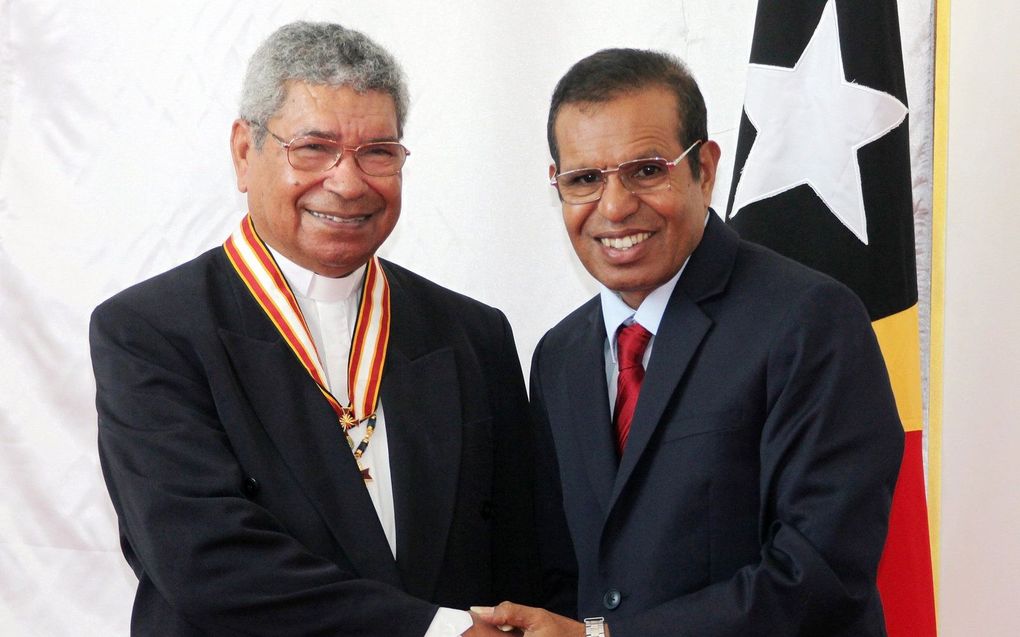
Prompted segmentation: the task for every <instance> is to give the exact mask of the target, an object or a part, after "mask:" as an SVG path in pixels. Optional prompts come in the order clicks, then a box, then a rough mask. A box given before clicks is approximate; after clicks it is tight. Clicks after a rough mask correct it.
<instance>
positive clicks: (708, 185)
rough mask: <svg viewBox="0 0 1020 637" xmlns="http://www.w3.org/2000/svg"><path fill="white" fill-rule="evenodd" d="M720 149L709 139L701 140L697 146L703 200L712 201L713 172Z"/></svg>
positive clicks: (716, 165) (716, 167) (717, 165)
mask: <svg viewBox="0 0 1020 637" xmlns="http://www.w3.org/2000/svg"><path fill="white" fill-rule="evenodd" d="M720 155H722V150H721V149H720V148H719V144H717V143H715V142H714V141H712V140H711V139H709V140H706V141H704V142H702V143H701V144H700V145H699V148H698V161H699V162H700V163H701V184H700V185H701V196H702V197H703V198H704V200H705V201H712V189H713V188H714V187H715V173H716V170H717V169H718V168H719V156H720Z"/></svg>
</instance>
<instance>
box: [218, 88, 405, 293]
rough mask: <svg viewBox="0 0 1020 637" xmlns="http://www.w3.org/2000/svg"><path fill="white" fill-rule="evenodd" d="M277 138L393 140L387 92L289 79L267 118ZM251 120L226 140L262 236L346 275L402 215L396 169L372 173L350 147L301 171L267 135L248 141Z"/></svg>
mask: <svg viewBox="0 0 1020 637" xmlns="http://www.w3.org/2000/svg"><path fill="white" fill-rule="evenodd" d="M265 126H266V128H267V129H269V130H270V131H272V132H273V133H275V134H276V135H278V136H279V137H280V138H281V139H283V140H287V141H289V140H291V139H293V138H295V137H298V136H301V135H310V134H312V135H316V136H319V137H329V138H332V139H335V140H337V141H338V142H340V143H342V144H343V145H344V146H347V147H353V146H358V145H360V144H364V143H367V142H372V141H397V114H396V108H395V107H394V104H393V98H391V97H390V96H389V95H388V94H386V93H382V92H377V91H368V92H365V93H358V92H357V91H355V90H354V89H353V88H351V87H348V86H339V87H338V86H326V85H319V84H307V83H304V82H289V83H288V85H287V97H286V99H285V100H284V103H283V106H281V107H280V110H279V111H278V112H277V113H276V114H275V115H274V116H273V117H272V118H271V119H270V120H269V121H268V122H265ZM253 132H254V131H253V130H252V125H251V124H249V123H248V122H245V121H243V120H238V121H236V122H234V127H233V129H232V130H231V137H230V146H231V153H232V155H233V159H234V169H235V172H236V173H237V187H238V189H239V190H240V191H241V192H244V193H247V195H248V210H249V213H250V214H251V217H252V220H253V221H254V223H255V229H256V230H257V231H258V233H259V236H260V237H262V239H263V241H265V242H266V243H267V244H269V245H270V246H272V247H273V248H274V249H276V250H278V251H279V252H280V253H281V254H283V255H284V256H285V257H287V258H288V259H290V260H291V261H293V262H294V263H297V264H298V265H300V266H301V267H303V268H306V269H308V270H311V271H313V272H315V273H317V274H321V275H323V276H329V277H340V276H346V275H348V274H350V273H351V272H353V271H354V270H356V269H357V268H359V267H360V266H362V265H363V264H365V263H366V262H367V261H368V260H369V258H371V256H372V255H373V254H375V251H376V249H377V248H378V247H379V246H380V245H381V244H382V242H383V241H385V240H386V237H388V236H389V234H390V232H391V231H392V230H393V227H394V226H395V225H396V223H397V218H398V217H399V216H400V188H401V176H400V175H399V174H397V175H393V176H390V177H370V176H368V175H366V174H364V173H363V172H361V169H359V168H358V166H357V164H355V162H354V156H353V154H352V153H350V152H349V151H348V152H345V153H344V155H343V157H342V158H341V161H340V163H339V164H337V165H336V166H334V167H333V168H331V169H330V170H327V171H325V172H302V171H298V170H295V169H294V168H292V167H291V165H290V164H289V163H288V162H287V151H286V150H285V149H284V148H282V147H281V146H280V145H279V144H278V143H276V142H275V141H274V140H273V138H272V137H271V136H268V135H267V136H266V139H265V140H264V141H263V143H262V148H261V149H259V148H256V147H255V146H254V143H253V139H252V137H253Z"/></svg>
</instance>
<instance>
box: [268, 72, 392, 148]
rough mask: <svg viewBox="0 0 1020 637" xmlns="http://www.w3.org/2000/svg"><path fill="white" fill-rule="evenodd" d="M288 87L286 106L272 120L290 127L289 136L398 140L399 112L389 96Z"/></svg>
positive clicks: (302, 85) (330, 88)
mask: <svg viewBox="0 0 1020 637" xmlns="http://www.w3.org/2000/svg"><path fill="white" fill-rule="evenodd" d="M285 86H286V91H287V92H286V94H285V96H284V100H283V104H282V105H281V106H280V108H279V110H278V111H277V112H276V114H275V115H274V116H273V117H272V119H271V120H270V121H273V122H275V123H279V124H280V125H282V126H284V127H287V130H286V131H285V132H287V133H290V134H294V135H302V134H311V133H320V134H322V133H330V134H334V135H337V136H347V135H351V134H354V133H361V134H368V135H370V136H371V137H379V138H386V139H391V138H392V139H396V136H397V109H396V105H395V103H394V101H393V97H392V96H390V94H389V93H385V92H382V91H364V92H359V91H357V90H355V89H354V88H352V87H350V86H330V85H327V84H309V83H307V82H300V81H293V80H292V81H289V82H287V83H286V85H285Z"/></svg>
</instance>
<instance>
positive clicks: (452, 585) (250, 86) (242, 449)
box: [90, 22, 537, 637]
mask: <svg viewBox="0 0 1020 637" xmlns="http://www.w3.org/2000/svg"><path fill="white" fill-rule="evenodd" d="M407 103H408V99H407V89H406V87H405V83H404V79H403V75H402V73H401V71H400V69H399V67H398V66H397V65H396V62H395V61H394V60H393V58H392V57H391V56H390V55H389V53H387V52H386V51H384V50H383V49H382V48H380V47H379V46H378V45H377V44H375V43H374V42H372V41H371V40H370V39H368V38H367V37H365V36H364V35H362V34H361V33H358V32H356V31H352V30H350V29H345V28H344V27H342V26H339V25H335V24H312V23H304V22H299V23H294V24H290V25H287V26H285V27H283V28H281V29H279V30H278V31H276V32H275V33H274V34H272V35H271V36H270V37H269V39H268V40H267V41H266V42H265V43H263V44H262V45H261V46H260V47H259V49H258V50H257V51H256V52H255V54H254V55H253V56H252V59H251V62H250V64H249V67H248V72H247V75H246V77H245V80H244V87H243V95H242V98H241V112H240V117H239V118H238V119H237V121H235V122H234V125H233V129H232V131H231V138H230V146H231V153H232V156H233V161H234V167H235V170H236V174H237V186H238V188H239V189H240V190H241V191H242V192H245V193H247V199H248V206H249V211H248V215H247V216H246V217H245V218H244V220H243V221H242V222H241V223H240V226H239V227H238V229H237V230H236V231H235V232H234V233H233V234H232V235H231V236H230V237H229V238H228V239H227V241H226V242H225V243H224V244H223V246H222V247H218V248H215V249H213V250H210V251H208V252H206V253H205V254H203V255H201V256H199V257H197V258H195V259H194V260H192V261H190V262H188V263H185V264H183V265H181V266H179V267H177V268H175V269H173V270H171V271H169V272H166V273H164V274H161V275H159V276H157V277H155V278H153V279H150V280H148V281H146V282H143V283H141V284H139V285H136V286H134V287H132V288H130V289H128V290H125V291H124V292H121V293H120V294H118V295H116V296H114V297H113V298H112V299H110V300H108V301H106V302H105V303H103V304H102V305H100V306H99V307H98V308H97V309H96V311H95V313H94V314H93V319H92V324H91V333H90V337H91V345H92V360H93V366H94V370H95V375H96V385H97V400H96V402H97V407H98V411H99V450H100V458H101V460H102V465H103V472H104V475H105V477H106V482H107V486H108V488H109V491H110V496H111V499H112V500H113V504H114V508H115V509H116V511H117V515H118V518H119V522H120V530H121V545H122V547H123V551H124V555H125V557H126V558H127V561H128V563H129V564H130V565H131V567H132V569H133V570H134V572H135V574H136V575H137V576H138V580H139V581H138V591H137V595H136V597H135V605H134V611H133V614H132V621H131V626H132V629H131V630H132V634H138V635H160V636H163V635H167V636H199V635H216V636H220V635H268V636H273V637H279V636H282V635H301V636H308V635H378V636H380V637H383V636H385V637H392V636H407V637H422V636H423V635H424V636H426V637H440V636H442V637H452V636H455V635H461V634H470V635H483V634H500V633H499V632H498V631H497V630H496V629H495V628H493V627H492V626H489V625H488V624H484V623H478V622H477V620H476V619H475V618H473V617H472V616H471V615H469V614H468V613H467V612H466V611H464V610H455V609H464V608H466V607H467V604H469V603H471V602H476V601H477V600H479V599H488V600H491V601H490V603H494V602H495V601H498V600H499V599H504V598H514V597H515V596H523V597H529V598H533V593H532V590H533V586H534V583H535V579H536V575H537V566H536V562H537V561H536V556H537V549H536V547H535V535H534V533H535V527H534V523H533V518H532V495H531V494H532V484H531V481H530V479H529V474H528V472H527V471H523V470H522V469H521V468H522V467H528V466H531V464H532V461H533V460H532V440H531V432H530V430H529V426H528V422H527V418H526V413H527V402H526V400H527V397H526V394H525V391H524V382H523V378H522V374H521V369H520V363H519V362H518V359H517V350H516V347H515V345H514V340H513V335H512V334H511V331H510V326H509V324H508V323H507V321H506V318H505V317H504V316H503V314H502V313H500V312H499V311H498V310H495V309H493V308H490V307H486V306H484V305H482V304H480V303H478V302H476V301H473V300H471V299H468V298H466V297H464V296H461V295H459V294H456V293H453V292H451V291H449V290H446V289H444V288H441V287H439V286H438V285H436V284H434V283H431V282H429V281H426V280H425V279H423V278H421V277H419V276H417V275H415V274H413V273H411V272H409V271H408V270H405V269H403V268H401V267H399V266H397V265H394V264H392V263H389V262H386V261H383V260H381V259H379V258H378V257H376V256H375V252H376V250H377V249H378V248H379V246H380V244H381V243H382V242H383V241H384V240H385V239H386V237H387V236H388V235H389V234H390V231H391V230H392V229H393V227H394V225H395V224H396V222H397V218H398V216H399V214H400V203H401V180H402V176H401V170H402V168H403V166H404V162H405V160H406V158H407V156H408V154H409V153H408V151H407V149H406V148H404V146H403V145H402V144H401V143H400V139H401V136H402V132H403V126H404V119H405V116H406V112H407ZM465 631H467V632H465Z"/></svg>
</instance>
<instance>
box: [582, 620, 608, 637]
mask: <svg viewBox="0 0 1020 637" xmlns="http://www.w3.org/2000/svg"><path fill="white" fill-rule="evenodd" d="M584 637H606V618H605V617H585V619H584Z"/></svg>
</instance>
